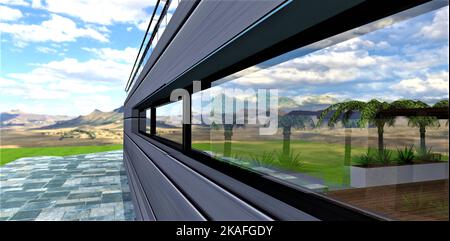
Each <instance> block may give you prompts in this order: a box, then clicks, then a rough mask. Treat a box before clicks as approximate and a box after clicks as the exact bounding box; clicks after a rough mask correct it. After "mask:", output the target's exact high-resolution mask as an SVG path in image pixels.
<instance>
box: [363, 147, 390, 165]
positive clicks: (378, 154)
mask: <svg viewBox="0 0 450 241" xmlns="http://www.w3.org/2000/svg"><path fill="white" fill-rule="evenodd" d="M391 162H392V151H390V150H387V149H386V148H384V149H383V150H378V149H374V148H369V149H367V152H366V153H364V154H362V155H360V156H358V157H357V159H356V163H357V164H358V165H360V166H363V167H368V166H373V165H389V164H391Z"/></svg>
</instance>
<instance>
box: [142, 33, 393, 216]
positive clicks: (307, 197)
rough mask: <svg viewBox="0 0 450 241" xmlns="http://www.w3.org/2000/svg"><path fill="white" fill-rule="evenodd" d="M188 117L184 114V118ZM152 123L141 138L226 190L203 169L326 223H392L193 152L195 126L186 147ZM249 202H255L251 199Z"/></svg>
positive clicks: (205, 82)
mask: <svg viewBox="0 0 450 241" xmlns="http://www.w3.org/2000/svg"><path fill="white" fill-rule="evenodd" d="M300 37H301V36H300ZM323 39H326V38H323ZM319 41H320V40H319ZM287 43H288V44H287V45H286V46H283V48H282V49H275V50H274V51H273V52H272V53H270V54H268V52H261V53H259V54H257V55H256V56H252V58H249V59H247V60H244V61H242V62H239V63H237V64H236V65H235V66H232V67H230V68H228V69H224V70H222V71H219V72H216V73H214V74H212V75H210V76H208V77H206V78H204V79H202V90H205V89H208V88H210V87H211V83H212V82H214V81H216V80H219V79H221V78H223V77H226V76H228V75H232V74H234V73H236V72H238V71H240V70H243V69H245V68H248V67H251V66H253V65H255V64H258V63H261V62H263V61H264V60H269V59H271V58H274V57H277V56H280V55H282V54H284V53H286V52H289V51H291V50H294V49H296V48H298V46H296V45H297V44H296V43H295V41H294V40H293V39H289V40H288V41H287ZM163 87H168V86H163ZM185 89H186V90H188V92H189V93H190V95H189V98H190V103H191V107H190V110H191V112H192V102H191V101H192V93H193V91H192V85H190V86H188V87H186V88H185ZM159 90H160V89H159ZM168 103H170V101H169V100H168V98H167V97H166V98H159V99H158V100H156V101H153V102H151V103H150V104H149V103H148V102H147V103H146V106H145V107H146V108H139V109H138V110H139V111H140V110H143V109H144V110H145V109H148V108H151V109H152V110H155V108H156V107H157V106H161V105H163V104H168ZM185 114H186V113H184V112H183V116H184V115H185ZM189 118H191V120H192V115H190V116H189ZM150 123H151V127H150V129H151V130H153V131H151V132H150V134H148V133H145V132H141V129H139V132H138V134H139V135H141V137H143V138H144V139H146V140H147V141H149V142H150V143H152V144H153V145H155V146H156V147H158V148H160V149H161V150H163V151H165V152H167V153H168V154H169V155H171V156H172V157H173V158H175V159H177V160H179V161H180V162H181V163H183V164H185V165H187V166H189V167H190V168H192V169H193V170H195V171H197V172H198V173H200V174H202V175H204V176H205V177H207V178H208V179H210V180H214V182H216V183H217V184H219V185H220V186H225V184H224V183H221V182H222V181H221V180H220V178H219V177H215V176H214V172H211V171H205V170H203V169H202V168H200V167H201V165H205V166H207V167H210V168H212V169H213V170H215V171H219V172H220V173H223V174H225V175H226V176H228V177H231V178H234V179H236V180H238V181H240V182H242V183H244V184H247V185H249V186H251V187H253V188H255V189H256V190H258V191H261V192H263V193H266V194H268V195H270V196H272V197H274V198H276V199H278V200H281V201H283V202H285V203H287V204H289V205H291V206H292V207H294V208H297V209H299V210H301V211H304V212H306V213H308V214H310V215H312V216H315V217H317V218H319V219H322V220H391V219H389V218H387V217H385V216H381V215H378V214H375V213H372V212H370V211H368V210H364V209H361V208H358V207H355V206H352V205H351V204H348V203H344V202H341V201H338V200H335V199H333V198H331V197H328V196H325V195H323V194H320V193H315V192H312V191H311V190H308V189H306V188H303V187H300V186H296V185H294V184H292V183H289V182H286V181H284V180H281V179H276V178H274V177H270V176H268V175H265V174H262V173H258V172H256V171H251V170H248V169H243V168H241V167H239V166H236V165H234V164H232V163H229V162H224V161H221V160H218V159H216V158H214V157H212V156H209V155H207V154H206V153H203V152H201V151H199V150H195V149H192V145H191V144H192V126H191V124H183V128H182V136H183V138H182V143H181V144H180V143H176V142H174V141H171V140H168V139H165V138H163V137H160V136H157V135H156V132H155V130H156V111H155V112H152V115H151V121H150ZM192 159H194V160H195V161H196V162H193V161H192ZM224 182H225V181H224ZM237 188H238V187H237ZM229 191H231V192H232V193H236V192H234V191H233V189H231V190H229ZM237 196H240V195H237ZM247 199H251V198H248V197H247ZM248 201H249V202H250V203H254V202H255V201H252V200H248Z"/></svg>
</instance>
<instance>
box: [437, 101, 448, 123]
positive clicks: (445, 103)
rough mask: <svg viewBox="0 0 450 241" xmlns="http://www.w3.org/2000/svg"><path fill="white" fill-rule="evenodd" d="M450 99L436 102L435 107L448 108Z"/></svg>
mask: <svg viewBox="0 0 450 241" xmlns="http://www.w3.org/2000/svg"><path fill="white" fill-rule="evenodd" d="M448 107H449V105H448V100H441V101H438V102H436V104H434V105H433V108H447V110H448ZM445 125H446V126H448V119H447V122H445Z"/></svg>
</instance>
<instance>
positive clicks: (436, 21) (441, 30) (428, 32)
mask: <svg viewBox="0 0 450 241" xmlns="http://www.w3.org/2000/svg"><path fill="white" fill-rule="evenodd" d="M418 36H420V37H423V38H431V39H444V38H447V37H448V6H447V7H444V8H442V9H439V10H438V11H437V12H436V13H435V15H434V18H433V22H432V23H431V24H430V25H427V26H423V28H422V29H421V30H420V32H419V33H418Z"/></svg>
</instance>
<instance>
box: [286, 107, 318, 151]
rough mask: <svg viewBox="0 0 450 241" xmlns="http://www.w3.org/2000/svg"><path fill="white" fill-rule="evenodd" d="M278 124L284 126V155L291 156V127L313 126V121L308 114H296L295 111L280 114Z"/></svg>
mask: <svg viewBox="0 0 450 241" xmlns="http://www.w3.org/2000/svg"><path fill="white" fill-rule="evenodd" d="M278 125H279V126H280V127H281V128H283V155H284V156H289V153H290V152H291V129H292V127H294V128H305V127H306V126H307V125H308V126H313V121H312V119H311V118H310V117H308V116H301V115H296V114H295V113H292V112H291V113H288V114H286V115H284V116H280V118H279V121H278Z"/></svg>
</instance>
